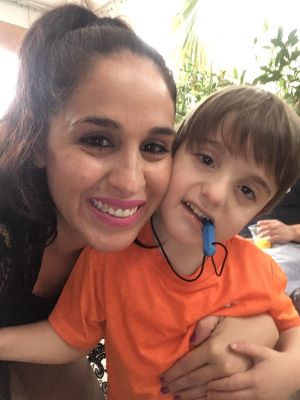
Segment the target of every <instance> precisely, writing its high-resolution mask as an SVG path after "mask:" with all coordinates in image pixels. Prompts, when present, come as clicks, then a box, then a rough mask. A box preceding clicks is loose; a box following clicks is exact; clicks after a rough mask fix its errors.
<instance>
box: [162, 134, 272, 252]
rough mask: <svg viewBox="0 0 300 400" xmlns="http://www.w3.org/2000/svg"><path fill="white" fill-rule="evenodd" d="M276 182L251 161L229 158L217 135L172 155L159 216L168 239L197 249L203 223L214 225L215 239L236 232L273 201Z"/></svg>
mask: <svg viewBox="0 0 300 400" xmlns="http://www.w3.org/2000/svg"><path fill="white" fill-rule="evenodd" d="M276 190H277V188H276V184H275V180H274V179H273V178H272V177H270V176H268V174H267V173H266V171H265V170H264V169H263V167H262V166H259V165H257V164H256V163H255V161H254V160H253V159H251V158H249V159H247V160H245V159H244V158H242V157H234V156H233V155H232V154H230V152H229V151H228V149H227V148H226V147H225V146H224V144H223V142H222V139H221V137H220V135H217V136H216V137H215V138H213V139H212V140H211V141H209V142H207V143H205V144H203V145H201V146H198V148H195V149H193V151H190V150H188V149H187V147H186V145H182V146H181V147H180V148H179V149H178V151H177V153H176V154H175V157H174V161H173V170H172V176H171V181H170V184H169V188H168V191H167V194H166V196H165V198H164V200H163V202H162V204H161V207H160V214H161V218H162V220H163V223H164V225H165V230H166V233H167V235H169V236H171V237H172V239H173V240H175V241H177V242H178V243H181V244H184V245H193V244H197V245H198V244H199V241H200V242H201V241H202V236H201V235H200V234H199V232H201V230H202V223H201V221H200V220H199V218H198V217H197V216H200V217H201V216H205V217H208V218H210V219H211V220H213V222H214V224H215V227H216V240H217V241H219V242H220V241H221V242H222V241H224V240H227V239H229V238H231V237H232V236H234V235H235V234H237V233H238V232H240V230H241V229H242V228H243V227H244V226H245V225H246V224H247V223H248V221H250V220H251V219H252V218H253V217H254V216H255V215H256V214H257V213H259V212H260V211H261V210H262V209H263V207H264V206H265V205H266V204H267V203H268V202H269V201H270V200H271V199H272V198H273V196H274V195H275V193H276Z"/></svg>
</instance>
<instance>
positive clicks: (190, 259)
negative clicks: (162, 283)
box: [152, 213, 203, 276]
mask: <svg viewBox="0 0 300 400" xmlns="http://www.w3.org/2000/svg"><path fill="white" fill-rule="evenodd" d="M152 221H153V228H154V229H155V233H156V235H157V237H158V238H159V241H160V243H161V245H162V247H163V250H164V252H165V253H166V255H167V257H168V259H169V262H170V263H171V264H172V267H173V269H174V270H175V271H176V272H177V273H178V274H179V275H182V276H185V275H191V274H193V273H194V272H195V271H196V270H197V269H198V268H199V266H200V265H201V263H202V259H203V251H202V247H201V245H200V244H199V246H198V245H191V246H189V245H185V244H182V243H179V242H177V241H176V240H174V239H173V238H172V237H171V236H170V235H169V234H168V232H167V230H166V228H165V225H164V222H163V220H162V218H161V217H160V215H159V214H158V213H157V214H155V215H154V216H153V219H152ZM166 261H167V260H166Z"/></svg>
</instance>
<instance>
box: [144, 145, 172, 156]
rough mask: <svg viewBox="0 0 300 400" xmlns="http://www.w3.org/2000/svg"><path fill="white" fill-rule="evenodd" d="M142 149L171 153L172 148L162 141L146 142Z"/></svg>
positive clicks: (150, 151)
mask: <svg viewBox="0 0 300 400" xmlns="http://www.w3.org/2000/svg"><path fill="white" fill-rule="evenodd" d="M142 150H143V151H146V152H149V153H153V154H164V153H169V152H170V150H169V149H168V148H167V147H166V145H164V144H162V143H155V142H151V143H145V144H143V145H142Z"/></svg>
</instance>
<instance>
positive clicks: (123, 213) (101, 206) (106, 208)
mask: <svg viewBox="0 0 300 400" xmlns="http://www.w3.org/2000/svg"><path fill="white" fill-rule="evenodd" d="M91 203H92V205H93V206H94V207H96V208H97V209H98V210H100V211H102V212H104V213H107V214H109V215H113V216H114V217H118V218H126V217H129V216H131V215H133V214H135V213H136V212H137V209H138V207H134V208H125V209H122V208H116V209H115V208H113V207H112V206H111V205H109V204H106V203H102V201H100V200H96V199H91Z"/></svg>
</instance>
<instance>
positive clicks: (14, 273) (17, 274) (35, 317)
mask: <svg viewBox="0 0 300 400" xmlns="http://www.w3.org/2000/svg"><path fill="white" fill-rule="evenodd" d="M39 232H40V229H39V228H38V226H36V224H34V223H32V222H31V221H27V220H26V219H25V218H22V217H20V216H19V215H18V216H15V215H12V214H10V213H3V212H1V211H0V327H5V326H13V325H21V324H25V323H30V322H35V321H39V320H42V319H46V318H47V317H48V315H49V314H50V312H51V310H52V309H53V307H54V305H55V302H56V299H43V298H40V297H37V296H34V295H33V294H32V290H33V287H34V284H35V282H36V280H37V277H38V273H39V270H40V266H41V260H42V255H43V251H44V246H43V245H42V243H41V242H42V241H41V240H40V239H41V236H40V234H39ZM7 367H8V364H7V363H6V362H1V361H0V400H9V399H10V394H9V375H8V368H7Z"/></svg>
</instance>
